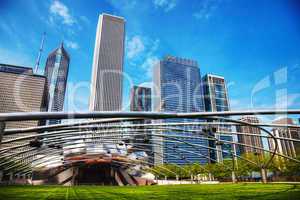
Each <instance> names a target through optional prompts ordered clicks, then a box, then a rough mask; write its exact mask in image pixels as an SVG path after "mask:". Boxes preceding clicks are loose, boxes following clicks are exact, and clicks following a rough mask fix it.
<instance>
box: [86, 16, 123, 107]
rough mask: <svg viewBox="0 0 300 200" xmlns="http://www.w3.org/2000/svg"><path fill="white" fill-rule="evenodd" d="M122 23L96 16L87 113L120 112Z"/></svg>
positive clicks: (119, 19)
mask: <svg viewBox="0 0 300 200" xmlns="http://www.w3.org/2000/svg"><path fill="white" fill-rule="evenodd" d="M124 38H125V20H124V19H123V18H122V17H118V16H113V15H109V14H101V15H100V16H99V21H98V26H97V34H96V42H95V49H94V61H93V69H92V85H91V96H90V111H119V110H121V109H122V73H123V59H124Z"/></svg>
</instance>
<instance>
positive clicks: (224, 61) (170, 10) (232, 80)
mask: <svg viewBox="0 0 300 200" xmlns="http://www.w3.org/2000/svg"><path fill="white" fill-rule="evenodd" d="M131 2H133V3H130V2H129V1H127V2H126V1H125V2H124V3H121V4H117V3H116V1H104V2H103V3H97V2H96V1H94V2H91V3H90V5H83V4H82V2H79V3H78V5H72V4H71V3H70V1H44V2H43V3H39V2H37V1H33V0H29V1H27V2H26V4H24V2H21V1H20V2H19V4H15V3H10V1H2V2H1V11H3V12H1V13H2V14H1V15H2V18H1V21H0V24H1V26H0V28H1V30H2V35H1V36H0V44H1V46H0V49H1V54H2V55H3V56H1V58H0V59H1V60H0V61H1V62H2V63H3V62H4V63H10V64H24V65H29V66H32V67H34V65H35V60H36V55H37V52H38V49H39V44H40V40H41V36H42V33H43V31H46V32H47V35H46V40H45V50H44V51H43V54H42V61H41V63H40V68H42V69H43V68H44V66H45V58H46V55H47V52H50V49H53V48H54V47H55V46H56V44H57V42H58V40H62V39H63V40H64V41H65V44H66V46H67V48H68V50H70V54H71V55H72V58H74V60H72V61H71V64H70V78H69V80H68V82H69V83H70V84H69V85H68V89H67V95H66V102H65V110H66V111H72V110H75V111H82V110H85V111H87V110H88V101H89V96H90V93H89V91H90V88H89V84H90V82H91V81H90V74H91V69H92V59H93V56H92V55H93V50H94V47H93V46H94V42H95V30H96V24H97V20H98V15H99V14H100V13H102V12H107V13H112V14H115V15H119V16H122V17H124V18H126V21H127V28H126V32H127V34H126V45H125V51H126V54H125V60H124V62H125V64H124V72H125V73H126V74H128V75H129V76H130V77H131V79H132V81H133V84H135V85H139V84H142V85H149V82H151V76H149V72H151V70H152V68H151V64H154V63H155V62H156V61H157V60H158V59H161V58H162V57H163V56H164V55H167V54H172V55H176V56H179V57H188V58H191V59H194V60H197V61H198V62H199V65H200V67H201V69H202V72H204V73H203V74H205V73H207V72H209V73H214V74H218V75H221V76H224V77H226V79H227V80H228V85H229V89H228V90H229V96H230V99H231V104H232V105H231V108H232V110H241V109H243V110H246V109H251V108H282V107H283V108H285V107H288V108H297V106H299V105H298V104H299V98H300V94H299V88H298V87H297V85H296V83H297V74H299V71H300V70H299V56H298V55H299V54H298V50H297V48H296V47H297V46H299V45H298V44H299V43H300V41H299V40H298V39H297V38H298V37H296V36H297V35H298V33H299V31H298V30H297V27H296V26H294V21H293V20H292V16H293V14H296V13H295V12H292V11H293V10H291V9H292V5H290V4H288V3H284V1H278V2H276V3H272V4H270V3H269V1H263V2H261V3H259V7H258V9H257V8H256V7H255V6H254V5H256V4H258V2H252V3H250V2H247V3H245V4H247V5H248V6H249V13H248V15H249V16H250V17H248V18H247V19H245V18H243V6H242V5H243V4H242V3H237V4H234V5H233V4H232V3H230V2H224V1H203V2H200V3H199V2H198V3H196V2H195V1H192V2H191V5H194V7H195V9H189V7H188V6H187V5H184V4H183V2H182V1H166V2H169V3H168V4H157V2H156V1H151V2H147V3H145V2H144V4H143V6H141V5H140V4H142V3H141V2H136V1H131ZM134 2H135V3H134ZM155 2H156V4H155ZM170 2H175V3H173V4H171V3H170ZM204 2H205V3H206V4H205V3H204ZM204 4H205V5H206V7H205V6H204ZM93 5H97V6H95V7H96V8H94V9H91V7H92V6H93ZM19 6H23V7H24V8H25V9H23V10H22V12H23V14H24V15H25V14H28V15H26V16H27V17H25V20H24V23H23V24H21V25H20V26H19V24H17V21H18V19H19V18H20V16H19V15H15V12H14V11H15V10H18V8H19ZM90 6H91V7H90ZM204 7H205V8H204ZM214 7H216V8H214ZM254 7H255V9H254ZM88 8H90V9H88ZM136 8H139V9H138V10H137V9H136ZM148 8H153V9H152V11H147V12H146V14H145V17H140V16H141V15H142V14H143V13H145V10H147V9H148ZM266 8H268V9H269V12H267V13H264V12H263V11H264V9H266ZM90 10H91V12H90ZM133 10H134V11H136V12H132V11H133ZM148 10H149V9H148ZM232 11H234V12H233V13H235V14H236V15H237V16H240V17H241V18H242V19H243V20H245V21H243V22H245V23H244V24H242V23H241V21H240V19H239V18H238V17H235V16H228V15H226V17H227V18H226V19H225V20H223V21H222V23H225V24H224V25H222V24H220V22H219V21H218V20H219V19H220V18H222V16H224V15H225V14H226V13H228V12H232ZM278 11H282V12H280V14H279V12H278ZM178 14H181V15H180V16H182V17H180V18H178V17H177V18H178V20H179V22H183V21H184V20H187V21H188V22H189V23H186V24H184V26H183V27H184V29H185V30H188V31H187V32H186V33H184V34H183V32H182V31H183V30H180V29H178V27H177V26H176V25H177V24H176V23H175V21H176V20H175V21H174V20H172V19H173V18H174V17H175V15H178ZM150 15H151V16H153V19H151V18H150ZM22 16H23V15H22ZM252 18H253V19H252ZM258 18H259V19H261V20H260V21H262V22H260V23H258V20H257V19H258ZM29 19H30V20H32V21H33V22H35V23H37V24H42V25H43V26H42V27H38V28H37V27H36V28H34V29H33V30H31V31H30V32H29V33H28V37H29V35H30V37H31V38H34V39H30V40H27V39H26V36H24V35H20V33H21V32H22V30H23V29H24V26H26V22H27V21H28V20H29ZM158 19H160V20H161V23H162V24H164V25H165V27H164V26H160V27H161V28H160V29H157V31H156V33H153V31H151V30H152V28H153V27H157V25H156V24H155V21H157V20H158ZM174 19H176V17H175V18H174ZM178 20H177V21H178ZM275 20H276V23H272V22H274V21H275ZM32 21H30V23H31V22H32ZM254 21H255V24H254V23H253V22H254ZM143 22H148V23H143ZM230 23H234V24H236V26H237V27H236V28H234V29H228V28H226V25H228V24H230ZM257 23H258V24H257ZM264 24H267V25H268V26H269V29H268V30H265V29H264ZM54 25H57V26H56V27H54ZM157 28H158V27H157ZM277 29H279V30H285V31H279V32H276V33H275V32H274V31H272V30H277ZM175 30H177V31H179V32H178V33H179V34H173V33H174V31H175ZM254 30H255V31H254ZM215 31H218V32H216V33H215ZM196 33H197V34H196ZM182 34H183V35H184V36H185V37H184V38H185V39H183V37H180V35H182ZM82 36H85V37H86V38H85V39H84V38H83V37H82ZM287 36H288V37H287ZM216 37H218V38H219V39H216ZM225 38H229V40H225ZM262 38H264V40H262ZM245 39H246V40H245ZM10 40H14V41H16V42H15V43H14V44H11V43H9V41H10ZM54 41H55V42H54ZM174 41H177V42H176V43H174ZM273 41H276V42H275V43H273ZM54 43H55V44H54ZM239 44H242V45H239ZM285 44H286V45H285ZM288 44H289V45H288ZM27 46H30V48H26V47H27ZM277 46H279V47H282V48H276V47H277ZM33 47H36V48H33ZM188 47H189V48H188ZM12 49H17V50H16V51H14V52H13V53H12ZM238 51H240V53H237V52H238ZM15 56H16V57H18V58H19V59H18V60H15V59H13V57H15ZM24 57H25V58H26V59H23V58H24ZM14 62H16V63H14ZM18 62H21V63H18ZM253 67H254V68H255V69H256V70H250V71H249V70H245V69H248V68H249V69H252V68H253ZM246 71H247V73H245V72H246ZM233 72H234V73H233ZM141 74H143V76H141ZM278 74H281V76H278ZM284 76H285V77H284ZM287 77H288V78H287ZM275 79H280V80H279V81H278V80H277V81H276V80H275ZM273 80H275V83H274V81H273ZM263 81H264V82H263ZM78 83H81V84H80V85H79V86H78V85H77V84H78ZM143 83H144V84H143ZM277 83H281V84H280V85H278V86H277V85H276V84H277ZM124 85H125V86H124V88H123V90H124V91H123V96H124V97H123V105H124V106H123V108H125V110H129V99H130V98H129V90H130V84H129V83H128V80H127V81H126V80H125V83H124ZM260 86H263V87H260ZM74 88H79V89H78V90H76V91H75V92H74ZM257 88H260V89H261V88H263V89H262V90H257ZM281 88H286V93H284V92H283V93H282V92H281V91H280V90H281ZM72 95H73V96H75V97H72V98H70V96H72ZM252 97H253V98H252ZM72 99H73V100H72ZM274 99H275V100H276V101H274ZM71 101H74V102H71ZM251 101H252V103H251ZM73 104H74V105H73Z"/></svg>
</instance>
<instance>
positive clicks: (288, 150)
mask: <svg viewBox="0 0 300 200" xmlns="http://www.w3.org/2000/svg"><path fill="white" fill-rule="evenodd" d="M273 124H287V125H295V123H294V122H293V119H291V118H282V119H278V120H275V121H273ZM272 132H273V135H274V136H275V137H282V138H290V139H298V140H299V139H300V131H299V129H297V128H291V127H281V128H274V129H273V130H272ZM268 142H269V148H270V150H271V151H274V149H275V142H274V140H273V139H271V138H269V139H268ZM277 142H278V150H277V152H278V153H280V154H283V155H286V156H291V157H296V156H297V155H298V154H300V145H299V142H293V141H288V140H280V139H277Z"/></svg>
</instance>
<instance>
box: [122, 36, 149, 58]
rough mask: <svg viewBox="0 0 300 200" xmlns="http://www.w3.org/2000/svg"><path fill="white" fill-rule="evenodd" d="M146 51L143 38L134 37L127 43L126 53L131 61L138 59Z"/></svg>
mask: <svg viewBox="0 0 300 200" xmlns="http://www.w3.org/2000/svg"><path fill="white" fill-rule="evenodd" d="M144 50H145V46H144V43H143V41H142V38H141V37H140V36H138V35H136V36H134V37H132V38H131V39H130V40H129V41H128V42H127V46H126V51H127V57H128V58H129V59H132V58H134V57H136V56H137V55H139V54H140V53H141V52H143V51H144Z"/></svg>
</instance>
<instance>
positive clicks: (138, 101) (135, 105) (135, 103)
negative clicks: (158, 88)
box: [130, 86, 152, 112]
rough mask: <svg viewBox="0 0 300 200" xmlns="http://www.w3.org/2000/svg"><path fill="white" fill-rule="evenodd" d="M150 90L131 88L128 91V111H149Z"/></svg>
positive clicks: (137, 87)
mask: <svg viewBox="0 0 300 200" xmlns="http://www.w3.org/2000/svg"><path fill="white" fill-rule="evenodd" d="M151 106H152V104H151V88H147V87H139V86H133V87H132V88H131V91H130V111H143V112H146V111H151V110H152V109H151Z"/></svg>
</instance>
